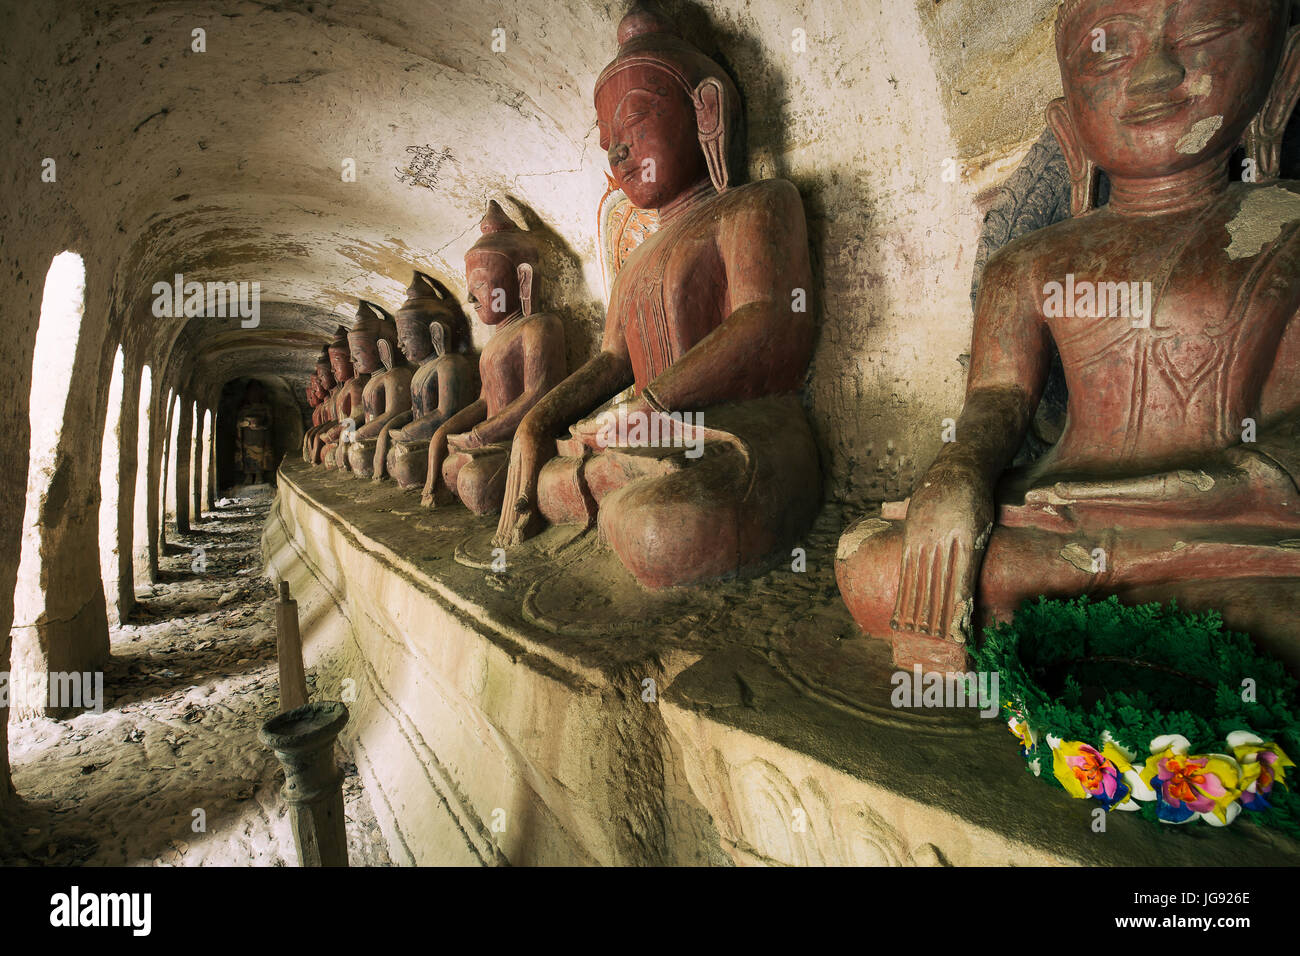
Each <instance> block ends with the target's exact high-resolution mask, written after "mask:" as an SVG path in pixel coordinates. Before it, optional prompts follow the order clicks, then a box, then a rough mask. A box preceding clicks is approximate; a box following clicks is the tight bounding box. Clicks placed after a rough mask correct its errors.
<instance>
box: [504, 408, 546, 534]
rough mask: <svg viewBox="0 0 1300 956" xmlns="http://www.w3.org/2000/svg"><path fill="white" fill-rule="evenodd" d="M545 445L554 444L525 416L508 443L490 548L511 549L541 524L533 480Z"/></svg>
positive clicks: (540, 463)
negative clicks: (503, 488)
mask: <svg viewBox="0 0 1300 956" xmlns="http://www.w3.org/2000/svg"><path fill="white" fill-rule="evenodd" d="M547 444H550V445H551V447H552V448H554V446H555V442H554V441H551V442H549V443H548V442H547V441H546V438H545V435H544V434H543V433H541V432H539V430H538V429H537V428H535V427H531V422H530V421H529V419H528V418H527V417H525V418H524V421H523V422H522V423H521V424H520V426H519V428H518V430H516V432H515V439H514V442H513V443H512V444H511V446H510V471H509V473H508V474H507V477H506V493H505V496H504V497H503V498H502V500H501V519H500V521H499V522H498V523H497V533H496V536H495V537H493V539H492V546H493V547H494V548H512V547H514V546H515V545H517V544H520V543H522V542H524V541H526V540H528V539H529V538H531V537H532V536H533V535H535V534H537V533H538V532H539V531H541V530H542V528H543V527H544V525H545V522H544V521H543V519H542V515H541V512H540V511H539V510H538V508H537V479H538V476H539V475H540V474H541V471H542V465H544V464H546V459H545V458H544V457H543V448H544V446H545V445H547Z"/></svg>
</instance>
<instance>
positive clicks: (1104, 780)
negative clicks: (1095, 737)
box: [1047, 734, 1154, 810]
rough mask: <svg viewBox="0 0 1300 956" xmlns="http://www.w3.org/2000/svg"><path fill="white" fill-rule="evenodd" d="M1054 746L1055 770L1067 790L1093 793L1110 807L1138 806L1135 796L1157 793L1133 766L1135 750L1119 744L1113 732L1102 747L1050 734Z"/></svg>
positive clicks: (1080, 795) (1079, 796)
mask: <svg viewBox="0 0 1300 956" xmlns="http://www.w3.org/2000/svg"><path fill="white" fill-rule="evenodd" d="M1047 744H1048V746H1049V747H1051V748H1052V772H1053V774H1054V775H1055V776H1056V779H1057V780H1058V781H1060V784H1061V786H1062V787H1064V788H1065V792H1066V793H1068V794H1070V796H1072V797H1074V798H1076V799H1085V798H1088V797H1091V798H1092V799H1094V800H1096V801H1097V802H1098V803H1100V804H1101V805H1102V806H1103V807H1105V808H1106V809H1107V810H1113V809H1116V808H1118V809H1121V810H1136V809H1137V804H1136V803H1134V802H1133V801H1134V800H1135V799H1136V800H1149V799H1152V797H1153V796H1154V794H1152V793H1150V788H1149V787H1147V785H1146V784H1145V783H1144V782H1143V780H1142V779H1141V777H1140V776H1139V775H1138V774H1137V772H1136V771H1134V769H1133V764H1132V762H1131V761H1132V754H1129V753H1127V752H1125V751H1124V750H1123V749H1122V748H1121V747H1119V746H1118V745H1117V744H1116V743H1115V741H1114V740H1112V739H1111V738H1110V734H1106V735H1105V736H1104V739H1103V743H1102V749H1101V750H1098V749H1097V748H1096V747H1094V746H1092V745H1091V744H1085V743H1083V742H1082V741H1078V740H1068V741H1067V740H1062V739H1061V738H1059V737H1053V736H1050V735H1049V736H1048V738H1047Z"/></svg>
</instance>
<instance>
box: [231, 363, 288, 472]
mask: <svg viewBox="0 0 1300 956" xmlns="http://www.w3.org/2000/svg"><path fill="white" fill-rule="evenodd" d="M253 383H257V384H259V385H260V386H261V387H262V390H263V391H264V392H265V402H266V404H267V405H269V406H270V409H271V459H270V462H269V464H268V467H267V471H268V472H269V474H268V476H267V480H268V481H271V482H274V480H275V470H276V469H277V468H279V467H280V461H281V459H283V458H284V456H285V454H287V453H288V452H289V450H290V449H293V448H297V447H299V446H300V445H301V444H302V436H303V433H304V431H305V429H304V427H303V420H302V414H303V413H302V409H301V407H300V406H299V403H298V402H297V401H296V400H295V399H294V393H293V392H292V391H291V390H290V387H289V385H288V384H287V383H286V382H285V381H284V380H283V379H282V378H280V377H279V376H277V375H266V376H262V377H259V378H255V379H254V378H236V379H232V380H231V381H229V382H227V383H226V384H225V385H223V386H222V387H221V398H220V399H219V400H218V402H217V422H216V443H217V445H216V456H217V488H218V489H225V488H230V487H233V486H235V485H238V484H242V483H243V480H244V472H243V469H242V467H241V465H240V463H239V462H237V461H235V448H236V440H235V439H236V434H235V428H236V426H237V425H238V424H239V409H240V406H242V405H243V404H244V396H245V394H246V393H247V391H248V387H249V385H251V384H253Z"/></svg>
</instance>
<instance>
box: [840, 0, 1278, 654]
mask: <svg viewBox="0 0 1300 956" xmlns="http://www.w3.org/2000/svg"><path fill="white" fill-rule="evenodd" d="M1290 10H1291V4H1290V3H1289V2H1285V0H1069V2H1067V3H1065V4H1064V5H1063V6H1062V8H1061V10H1060V13H1059V15H1058V18H1057V24H1056V50H1057V56H1058V59H1059V61H1060V67H1061V77H1062V80H1063V82H1064V88H1065V97H1064V98H1063V99H1060V100H1056V101H1055V102H1053V103H1052V104H1051V105H1050V107H1049V109H1048V119H1049V122H1050V123H1051V126H1052V128H1053V130H1054V131H1055V133H1056V137H1057V139H1058V141H1059V142H1060V144H1061V148H1062V151H1063V152H1064V155H1065V157H1066V160H1067V162H1068V164H1069V167H1070V173H1071V177H1072V180H1073V202H1072V206H1073V212H1074V218H1072V219H1069V220H1067V221H1064V222H1061V223H1058V224H1056V225H1053V226H1050V227H1048V228H1045V229H1042V230H1039V231H1037V232H1034V233H1031V234H1029V235H1027V236H1024V237H1022V238H1020V239H1018V240H1017V241H1015V242H1013V243H1011V244H1009V245H1007V246H1006V247H1004V248H1003V249H1001V250H1000V251H999V252H998V253H997V254H996V255H995V256H994V257H993V258H992V259H991V260H990V262H989V264H988V267H987V269H986V271H985V272H984V275H983V280H982V284H981V286H980V289H979V297H978V302H977V306H976V316H975V329H974V335H973V341H972V346H971V361H970V377H969V381H968V383H967V391H966V402H965V407H964V408H963V409H962V412H961V416H960V417H959V418H958V419H957V421H956V435H955V439H956V440H955V441H952V442H950V443H949V444H947V445H945V446H944V448H943V450H942V451H941V452H940V453H939V456H938V457H937V458H936V459H935V462H934V464H933V465H932V466H931V468H930V470H929V471H928V472H927V473H926V475H925V477H924V478H923V479H922V480H921V482H920V485H919V486H918V487H917V488H916V490H915V492H914V493H913V495H912V497H911V499H910V501H909V502H908V503H906V504H899V505H887V506H886V509H885V513H884V515H883V516H882V517H881V518H869V519H866V520H864V521H862V522H860V523H858V524H856V525H854V526H853V527H851V528H850V529H849V530H848V531H846V532H845V534H844V537H843V539H842V541H841V544H840V549H839V561H838V577H839V584H840V590H841V593H842V594H843V596H844V600H845V603H846V604H847V605H848V607H849V608H850V610H851V611H852V612H853V615H854V617H855V618H856V619H857V621H858V623H859V624H860V625H861V626H862V628H863V629H864V630H865V631H866V632H867V633H868V634H871V635H874V636H876V637H880V638H885V639H888V640H890V641H892V642H893V646H894V658H895V661H896V662H897V663H898V664H899V665H901V666H910V665H911V664H913V663H920V664H923V665H926V666H940V667H952V668H960V667H961V666H962V665H963V662H964V658H965V648H966V643H967V642H968V641H969V640H970V639H971V636H972V632H973V630H974V629H975V628H976V627H978V626H979V625H980V624H981V623H983V622H986V621H988V620H991V619H1005V618H1007V617H1008V616H1010V615H1011V614H1012V613H1013V612H1014V611H1015V610H1016V608H1017V607H1018V606H1019V605H1020V604H1021V602H1022V601H1024V600H1025V599H1027V598H1033V597H1036V596H1038V595H1047V596H1050V597H1070V596H1076V595H1080V594H1089V595H1097V596H1105V595H1119V596H1120V597H1121V599H1123V600H1125V601H1126V602H1133V603H1137V602H1146V601H1153V600H1159V601H1167V600H1169V599H1177V601H1178V602H1179V604H1180V605H1182V606H1184V607H1188V608H1191V609H1216V610H1219V611H1221V612H1222V614H1223V616H1224V618H1225V622H1226V623H1227V625H1228V626H1229V627H1232V628H1234V629H1237V630H1241V631H1246V632H1249V633H1251V634H1252V635H1253V636H1254V637H1255V638H1256V639H1257V640H1258V641H1259V642H1260V643H1261V644H1263V645H1264V646H1266V647H1267V648H1269V649H1271V650H1272V651H1273V652H1275V653H1277V654H1278V655H1280V656H1281V657H1283V658H1284V659H1286V660H1287V661H1288V662H1289V663H1290V665H1291V666H1292V667H1293V668H1296V667H1297V666H1300V624H1298V623H1297V616H1296V612H1297V601H1298V600H1300V489H1298V488H1297V479H1298V478H1300V323H1297V321H1296V319H1295V316H1296V312H1297V309H1300V184H1297V183H1293V182H1267V180H1270V179H1273V178H1274V177H1276V175H1277V172H1278V156H1279V146H1280V142H1281V134H1282V131H1283V129H1284V127H1285V125H1286V121H1287V118H1288V115H1289V113H1290V111H1291V109H1292V107H1293V105H1294V104H1295V102H1296V96H1297V93H1300V45H1298V44H1297V34H1296V33H1295V32H1294V31H1292V32H1290V33H1288V28H1289V26H1290V20H1289V14H1290ZM1099 37H1104V42H1098V38H1099ZM1243 140H1244V144H1245V146H1246V149H1247V157H1248V160H1249V162H1248V164H1247V169H1248V170H1249V171H1250V172H1251V175H1250V176H1249V177H1247V178H1248V179H1249V180H1255V181H1254V182H1250V181H1248V182H1240V183H1233V182H1230V181H1229V160H1230V158H1231V157H1232V155H1233V151H1234V149H1236V148H1237V147H1238V145H1239V144H1241V143H1242V142H1243ZM1098 170H1103V171H1105V173H1106V174H1107V176H1108V177H1109V181H1110V187H1111V189H1110V201H1109V204H1108V205H1105V206H1103V207H1101V208H1097V209H1094V208H1092V207H1093V197H1094V195H1095V189H1096V184H1097V175H1098ZM1053 342H1054V343H1055V344H1056V347H1057V349H1058V350H1059V352H1060V356H1061V362H1062V364H1063V366H1064V370H1065V378H1066V381H1067V383H1068V386H1069V404H1068V422H1067V424H1066V426H1065V430H1064V433H1063V434H1062V435H1061V437H1060V440H1059V441H1058V442H1057V444H1056V445H1055V446H1054V447H1053V448H1052V449H1051V450H1050V451H1049V452H1048V454H1047V455H1046V456H1045V457H1044V458H1043V459H1041V460H1040V461H1038V462H1037V463H1036V464H1035V465H1034V466H1032V467H1030V468H1029V469H1027V470H1017V471H1012V472H1008V471H1007V470H1006V469H1007V468H1008V466H1009V464H1010V462H1011V461H1012V458H1013V456H1014V455H1015V454H1016V451H1017V449H1018V448H1019V447H1020V445H1021V442H1022V440H1023V439H1024V437H1025V433H1026V429H1027V428H1028V426H1029V423H1030V420H1031V417H1032V415H1033V413H1034V410H1035V408H1036V406H1037V405H1038V401H1039V398H1040V396H1041V395H1042V392H1043V387H1044V382H1045V381H1046V378H1047V372H1048V368H1049V361H1050V356H1051V344H1052V343H1053Z"/></svg>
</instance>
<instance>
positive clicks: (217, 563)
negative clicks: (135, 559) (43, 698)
mask: <svg viewBox="0 0 1300 956" xmlns="http://www.w3.org/2000/svg"><path fill="white" fill-rule="evenodd" d="M272 494H273V489H272V488H270V487H269V486H266V485H260V486H252V487H249V488H243V487H239V488H235V489H232V497H230V498H223V499H220V500H219V501H218V502H217V503H216V510H215V511H214V512H213V513H212V514H211V515H209V516H208V517H207V518H206V519H205V520H203V521H201V522H198V523H195V524H193V525H192V527H191V530H190V531H189V532H188V533H186V534H182V535H175V534H174V528H173V529H172V531H173V537H172V541H174V542H177V543H175V544H172V545H169V547H168V553H167V554H165V555H164V556H163V557H162V558H161V560H160V565H161V567H160V570H159V575H158V583H157V584H154V585H152V586H151V587H146V588H144V589H143V590H142V591H141V592H140V595H139V599H138V601H137V604H136V607H135V609H134V610H133V611H132V613H131V614H130V616H129V618H128V620H127V621H126V622H125V623H123V624H120V625H117V626H114V627H113V628H112V630H111V641H112V644H111V648H112V657H111V658H110V660H109V663H108V665H107V666H106V667H105V669H104V675H103V691H104V698H103V701H102V710H103V712H102V713H95V712H86V713H82V714H80V715H78V716H76V717H74V718H72V719H69V720H54V719H50V718H46V717H32V718H29V719H27V720H21V721H17V722H14V723H12V724H11V725H10V728H9V734H10V755H11V760H12V763H13V771H14V784H15V786H16V788H17V790H18V793H19V795H20V799H19V801H18V802H17V804H16V805H14V806H13V807H12V808H6V812H5V815H4V817H3V819H2V820H0V866H15V865H17V866H22V865H41V866H71V865H80V864H86V865H92V866H138V865H145V866H148V865H155V866H200V865H204V866H208V865H224V866H245V865H258V866H286V865H288V866H294V865H296V859H295V851H294V845H293V838H292V835H291V834H290V828H289V821H288V818H287V815H286V812H285V805H284V801H283V799H282V798H281V796H280V792H279V790H280V786H281V785H282V783H283V781H284V775H283V772H282V771H281V769H280V766H279V764H278V763H276V760H275V756H274V754H272V753H271V751H269V750H268V749H267V748H266V747H264V746H263V745H262V744H261V743H260V742H259V741H258V739H257V728H258V727H259V726H260V725H261V724H262V722H263V721H265V720H266V719H267V718H269V717H271V716H274V714H275V713H276V712H277V710H278V702H279V695H278V679H277V674H276V667H275V660H276V658H275V651H276V643H275V640H276V639H275V603H274V588H273V587H272V586H271V584H270V582H268V581H267V580H265V578H264V577H263V576H262V570H263V568H262V557H261V554H260V534H261V528H262V524H263V522H264V521H265V519H266V513H267V507H268V505H269V504H270V501H271V496H272ZM314 685H315V675H314V674H311V675H309V678H308V686H309V687H312V688H313V689H314ZM344 772H345V777H344V782H343V792H344V799H345V806H346V810H347V830H348V840H349V849H350V855H351V858H352V862H353V864H354V865H357V866H361V865H373V866H379V865H388V862H389V861H388V853H387V850H386V848H385V845H384V840H383V837H382V836H381V835H380V833H379V829H378V827H377V825H376V823H375V820H374V814H373V812H372V811H371V809H370V805H369V802H368V800H367V799H366V796H365V794H364V792H363V790H362V788H361V783H360V781H359V779H358V777H357V775H356V767H355V766H352V765H350V764H349V765H345V767H344Z"/></svg>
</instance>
